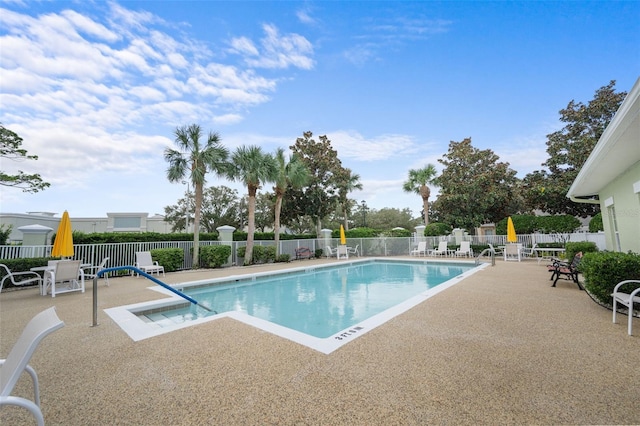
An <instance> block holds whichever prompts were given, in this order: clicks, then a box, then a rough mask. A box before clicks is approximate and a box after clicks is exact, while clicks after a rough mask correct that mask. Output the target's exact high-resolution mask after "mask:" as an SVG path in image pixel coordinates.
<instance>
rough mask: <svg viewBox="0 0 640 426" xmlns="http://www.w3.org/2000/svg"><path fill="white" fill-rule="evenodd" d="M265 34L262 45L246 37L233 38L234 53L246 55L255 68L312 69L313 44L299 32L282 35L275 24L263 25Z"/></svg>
mask: <svg viewBox="0 0 640 426" xmlns="http://www.w3.org/2000/svg"><path fill="white" fill-rule="evenodd" d="M262 29H263V30H264V32H265V36H264V37H263V38H262V39H261V40H260V47H261V49H259V48H258V47H256V45H255V44H254V43H253V42H252V41H251V40H249V39H248V38H246V37H238V38H234V39H232V40H231V42H230V44H231V49H230V51H231V52H232V53H236V54H239V55H241V56H243V57H244V61H245V62H246V64H247V65H249V66H250V67H255V68H288V67H289V66H293V67H296V68H301V69H306V70H308V69H312V68H313V66H314V65H315V62H314V60H313V59H312V57H311V56H312V55H313V45H312V44H311V43H310V42H309V41H308V40H307V39H306V38H304V37H303V36H301V35H299V34H288V35H283V36H281V35H280V34H279V32H278V29H277V28H276V26H275V25H270V24H265V25H263V26H262Z"/></svg>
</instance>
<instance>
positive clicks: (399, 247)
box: [0, 232, 606, 269]
mask: <svg viewBox="0 0 640 426" xmlns="http://www.w3.org/2000/svg"><path fill="white" fill-rule="evenodd" d="M423 238H424V239H426V241H427V248H429V249H431V248H435V247H437V246H438V241H441V240H443V239H444V240H447V241H448V243H449V244H450V245H455V244H456V241H455V237H453V236H448V237H423ZM464 239H466V240H468V241H471V244H472V245H485V244H488V243H491V244H493V245H494V246H497V245H504V244H505V243H506V236H505V235H493V236H475V235H469V236H465V237H464ZM568 241H571V242H576V241H592V242H595V243H596V245H597V246H598V249H600V250H604V249H605V248H606V245H605V236H604V234H603V233H584V232H581V233H574V234H527V235H518V242H519V243H522V244H523V245H524V246H527V247H531V246H532V245H533V244H534V243H552V242H556V243H565V242H568ZM347 242H348V245H349V246H350V247H352V248H355V247H356V246H357V247H358V253H359V254H360V255H361V256H400V255H406V254H409V252H410V251H411V250H412V248H415V245H416V244H417V243H416V240H415V238H410V237H376V238H348V240H347ZM220 244H229V243H223V242H220V241H200V246H207V245H220ZM230 244H231V264H234V265H237V264H241V263H242V259H240V260H238V256H237V250H238V247H242V246H245V245H246V241H233V242H232V243H230ZM255 244H256V245H261V246H273V245H274V244H275V241H261V240H258V241H255ZM279 244H280V250H279V252H280V253H283V254H288V255H289V256H290V257H291V259H295V250H296V249H297V248H301V247H306V248H308V249H309V250H311V252H312V253H314V252H315V251H316V250H318V249H323V250H324V249H325V247H326V246H327V245H329V246H331V247H335V246H336V245H338V244H339V240H338V239H337V238H333V239H329V240H324V239H305V240H283V241H280V242H279ZM161 248H181V249H182V250H183V251H184V262H183V264H182V268H181V269H190V268H191V267H192V266H193V259H192V256H191V250H192V248H193V241H165V242H137V243H111V244H75V245H74V252H75V255H74V258H75V259H78V260H81V261H83V263H91V264H93V265H98V264H100V262H102V259H104V258H105V257H108V258H109V263H108V264H107V267H116V266H126V265H134V264H135V253H136V252H138V251H150V250H154V249H161ZM51 249H52V246H50V245H48V246H0V259H19V258H32V257H50V256H51Z"/></svg>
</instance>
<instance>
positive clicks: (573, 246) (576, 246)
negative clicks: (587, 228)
mask: <svg viewBox="0 0 640 426" xmlns="http://www.w3.org/2000/svg"><path fill="white" fill-rule="evenodd" d="M565 248H566V249H567V250H566V252H565V255H566V256H567V261H569V262H571V261H573V258H574V257H575V255H576V253H578V252H582V254H587V253H595V252H597V251H598V246H597V245H596V243H593V242H590V241H580V242H576V243H567V244H566V246H565Z"/></svg>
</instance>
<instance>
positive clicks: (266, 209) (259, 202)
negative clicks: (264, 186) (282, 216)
mask: <svg viewBox="0 0 640 426" xmlns="http://www.w3.org/2000/svg"><path fill="white" fill-rule="evenodd" d="M274 214H275V200H274V198H273V194H271V193H264V194H263V193H257V194H256V211H255V214H254V218H255V229H256V230H257V231H258V230H259V231H260V232H266V230H267V228H271V227H272V226H273V218H274Z"/></svg>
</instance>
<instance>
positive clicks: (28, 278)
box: [0, 263, 42, 292]
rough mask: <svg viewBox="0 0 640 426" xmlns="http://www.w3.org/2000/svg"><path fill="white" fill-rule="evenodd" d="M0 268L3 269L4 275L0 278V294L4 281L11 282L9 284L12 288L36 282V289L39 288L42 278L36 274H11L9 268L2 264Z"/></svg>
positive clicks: (30, 272)
mask: <svg viewBox="0 0 640 426" xmlns="http://www.w3.org/2000/svg"><path fill="white" fill-rule="evenodd" d="M0 267H2V269H4V273H5V276H4V277H2V281H0V292H1V291H2V287H3V286H4V282H5V281H6V280H9V281H11V284H13V285H14V286H21V285H27V284H31V283H36V282H37V283H38V288H40V286H41V285H42V277H41V276H40V275H39V274H38V273H37V272H32V271H24V272H11V270H10V269H9V267H8V266H7V265H5V264H2V263H0Z"/></svg>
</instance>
